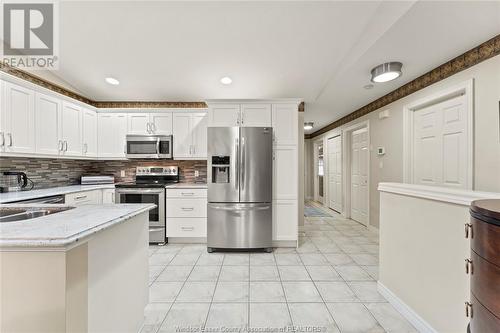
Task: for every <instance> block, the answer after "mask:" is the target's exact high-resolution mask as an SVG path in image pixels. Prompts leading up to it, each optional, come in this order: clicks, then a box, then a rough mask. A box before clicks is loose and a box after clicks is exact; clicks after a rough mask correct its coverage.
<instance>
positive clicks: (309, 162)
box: [304, 139, 314, 200]
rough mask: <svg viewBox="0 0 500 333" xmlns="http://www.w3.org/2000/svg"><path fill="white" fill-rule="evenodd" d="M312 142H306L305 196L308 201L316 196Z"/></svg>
mask: <svg viewBox="0 0 500 333" xmlns="http://www.w3.org/2000/svg"><path fill="white" fill-rule="evenodd" d="M313 159H314V156H313V143H312V140H309V139H307V140H304V178H305V179H304V186H305V189H304V195H305V199H306V200H312V199H313V196H314V184H313V181H314V174H313V167H314V166H313V165H314V160H313Z"/></svg>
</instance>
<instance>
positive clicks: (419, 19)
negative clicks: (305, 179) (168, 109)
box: [36, 1, 500, 131]
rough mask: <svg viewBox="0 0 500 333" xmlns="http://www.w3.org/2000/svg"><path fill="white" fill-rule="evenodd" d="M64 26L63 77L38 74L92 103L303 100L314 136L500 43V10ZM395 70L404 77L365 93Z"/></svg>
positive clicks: (268, 10) (254, 13)
mask: <svg viewBox="0 0 500 333" xmlns="http://www.w3.org/2000/svg"><path fill="white" fill-rule="evenodd" d="M60 17H61V19H60V20H61V22H60V69H59V71H57V72H55V73H41V72H37V73H36V74H38V75H41V76H43V77H46V78H47V79H49V80H55V81H57V83H60V84H63V85H65V86H67V87H70V88H72V89H74V90H76V91H77V92H80V93H82V94H83V95H85V96H87V97H89V98H91V99H94V100H108V101H109V100H113V101H117V100H118V101H119V100H122V101H131V100H140V101H148V100H149V101H200V100H204V99H211V98H279V97H301V98H304V100H305V102H306V113H305V120H307V121H314V123H315V128H314V130H313V131H315V130H318V129H319V128H321V127H323V126H325V125H327V124H328V123H330V122H332V121H334V120H336V119H339V118H340V117H342V116H343V115H346V114H348V113H350V112H352V111H354V110H355V109H357V108H359V107H361V106H363V105H365V104H367V103H368V102H370V101H372V100H374V99H376V98H378V97H380V96H382V95H384V94H386V93H388V92H389V91H391V90H393V89H395V88H397V87H399V86H401V85H403V84H404V83H406V82H408V81H410V80H412V79H414V78H415V77H417V76H419V75H421V74H423V73H424V72H426V71H428V70H430V69H432V68H434V67H436V66H438V65H440V64H441V63H443V62H445V61H447V60H449V59H451V58H453V57H455V56H457V55H459V54H461V53H463V52H465V51H467V50H468V49H470V48H472V47H474V46H476V45H478V44H480V43H482V42H484V41H486V40H488V39H489V38H491V37H493V36H495V35H497V34H500V1H490V2H480V1H470V2H463V1H457V2H450V1H443V2H427V1H426V2H414V1H393V2H388V1H364V2H361V1H322V2H315V1H294V2H283V1H280V2H265V1H253V2H233V1H223V2H211V1H203V2H192V1H185V2H172V1H167V2H165V1H152V2H145V1H111V2H102V1H99V2H98V1H66V2H62V3H61V4H60ZM386 61H401V62H402V63H403V72H404V74H403V76H402V77H401V78H400V79H398V80H395V81H393V82H390V83H385V84H379V85H376V86H375V88H374V89H372V90H365V89H364V88H363V86H364V85H366V84H368V83H370V82H369V79H370V76H369V73H370V69H371V68H372V67H374V66H375V65H378V64H380V63H383V62H386ZM107 76H112V77H116V78H117V79H119V80H120V82H121V84H120V85H119V86H110V85H108V84H106V83H105V82H104V78H105V77H107ZM223 76H230V77H231V78H232V79H233V84H232V85H230V86H224V85H222V84H220V82H219V79H220V78H221V77H223Z"/></svg>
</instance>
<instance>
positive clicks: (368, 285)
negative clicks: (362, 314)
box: [348, 281, 387, 302]
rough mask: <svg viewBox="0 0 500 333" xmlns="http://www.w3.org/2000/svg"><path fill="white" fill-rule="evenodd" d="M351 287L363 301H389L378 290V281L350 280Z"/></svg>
mask: <svg viewBox="0 0 500 333" xmlns="http://www.w3.org/2000/svg"><path fill="white" fill-rule="evenodd" d="M348 284H349V287H350V288H351V289H352V291H354V293H355V294H356V296H357V297H358V298H359V299H360V300H361V301H363V302H387V300H386V299H385V298H384V296H382V295H381V294H380V293H379V292H378V290H377V282H374V281H373V282H371V281H369V282H348Z"/></svg>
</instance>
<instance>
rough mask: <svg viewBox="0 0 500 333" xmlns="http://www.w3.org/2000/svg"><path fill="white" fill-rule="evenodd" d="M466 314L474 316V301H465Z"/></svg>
mask: <svg viewBox="0 0 500 333" xmlns="http://www.w3.org/2000/svg"><path fill="white" fill-rule="evenodd" d="M465 316H466V317H470V318H472V303H471V302H465Z"/></svg>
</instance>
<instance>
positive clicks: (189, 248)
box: [178, 244, 207, 254]
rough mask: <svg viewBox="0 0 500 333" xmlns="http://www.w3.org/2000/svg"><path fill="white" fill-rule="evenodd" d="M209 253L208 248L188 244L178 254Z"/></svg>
mask: <svg viewBox="0 0 500 333" xmlns="http://www.w3.org/2000/svg"><path fill="white" fill-rule="evenodd" d="M202 253H207V246H206V245H200V244H186V245H184V246H183V247H182V249H181V250H180V251H179V252H178V254H202Z"/></svg>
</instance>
